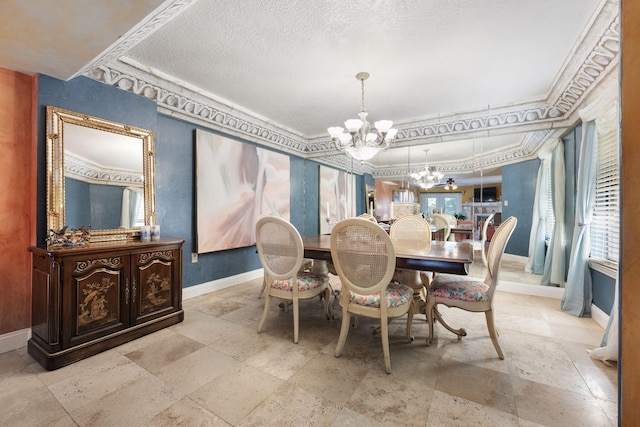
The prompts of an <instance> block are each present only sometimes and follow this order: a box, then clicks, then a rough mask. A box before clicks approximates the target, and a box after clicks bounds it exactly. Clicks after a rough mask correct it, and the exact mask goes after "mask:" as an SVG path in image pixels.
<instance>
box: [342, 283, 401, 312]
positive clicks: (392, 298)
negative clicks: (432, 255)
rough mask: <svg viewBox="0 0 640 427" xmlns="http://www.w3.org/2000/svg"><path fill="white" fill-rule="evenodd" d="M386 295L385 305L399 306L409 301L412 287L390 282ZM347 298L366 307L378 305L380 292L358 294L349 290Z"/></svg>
mask: <svg viewBox="0 0 640 427" xmlns="http://www.w3.org/2000/svg"><path fill="white" fill-rule="evenodd" d="M385 295H386V296H387V307H400V306H402V305H404V304H407V303H409V302H410V300H411V299H412V298H413V289H411V288H410V287H409V286H405V285H401V284H399V283H391V284H389V286H387V289H386V290H385ZM349 299H350V301H351V302H352V303H354V304H358V305H364V306H367V307H380V292H376V293H375V294H372V295H360V294H356V293H355V292H351V291H350V292H349Z"/></svg>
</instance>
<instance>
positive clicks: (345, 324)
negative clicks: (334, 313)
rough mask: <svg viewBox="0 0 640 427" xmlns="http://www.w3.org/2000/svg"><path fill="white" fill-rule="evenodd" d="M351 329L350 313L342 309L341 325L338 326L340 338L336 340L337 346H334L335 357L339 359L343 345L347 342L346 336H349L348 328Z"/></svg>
mask: <svg viewBox="0 0 640 427" xmlns="http://www.w3.org/2000/svg"><path fill="white" fill-rule="evenodd" d="M350 327H351V313H349V311H348V308H347V307H344V308H343V309H342V325H341V326H340V337H339V338H338V345H336V357H340V355H341V354H342V349H343V348H344V343H345V342H346V341H347V335H348V334H349V328H350Z"/></svg>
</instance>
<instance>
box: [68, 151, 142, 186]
mask: <svg viewBox="0 0 640 427" xmlns="http://www.w3.org/2000/svg"><path fill="white" fill-rule="evenodd" d="M64 174H65V178H75V179H77V180H79V181H83V182H88V183H91V184H102V185H116V186H122V187H143V180H142V171H140V172H131V171H124V170H116V169H105V168H103V167H101V166H99V165H97V164H95V163H92V162H89V161H87V160H83V159H81V158H79V157H75V156H73V155H70V154H69V153H65V155H64Z"/></svg>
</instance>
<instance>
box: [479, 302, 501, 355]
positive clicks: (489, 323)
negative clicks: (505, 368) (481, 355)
mask: <svg viewBox="0 0 640 427" xmlns="http://www.w3.org/2000/svg"><path fill="white" fill-rule="evenodd" d="M484 315H485V317H486V318H487V328H488V329H489V336H490V337H491V342H492V343H493V346H494V347H495V349H496V351H497V352H498V357H500V359H504V353H503V352H502V347H500V343H499V342H498V332H497V331H496V325H495V323H494V321H493V310H489V311H485V312H484Z"/></svg>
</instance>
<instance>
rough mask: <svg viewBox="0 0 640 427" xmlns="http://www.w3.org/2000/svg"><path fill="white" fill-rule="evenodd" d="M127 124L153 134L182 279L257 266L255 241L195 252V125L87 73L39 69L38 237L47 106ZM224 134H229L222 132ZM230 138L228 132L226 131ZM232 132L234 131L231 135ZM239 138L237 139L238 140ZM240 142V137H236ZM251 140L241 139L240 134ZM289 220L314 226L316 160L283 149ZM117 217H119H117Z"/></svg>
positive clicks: (159, 185) (164, 219) (41, 235)
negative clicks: (63, 74)
mask: <svg viewBox="0 0 640 427" xmlns="http://www.w3.org/2000/svg"><path fill="white" fill-rule="evenodd" d="M47 105H53V106H56V107H60V108H65V109H68V110H72V111H76V112H79V113H84V114H88V115H91V116H96V117H101V118H104V119H107V120H112V121H116V122H120V123H126V124H129V125H132V126H137V127H140V128H143V129H148V130H152V131H153V132H154V134H155V151H156V153H155V162H156V189H157V194H156V202H157V207H156V215H157V218H158V223H159V224H160V225H161V227H162V235H163V237H177V238H183V239H185V245H184V246H183V266H182V267H183V286H184V287H189V286H192V285H196V284H200V283H205V282H208V281H211V280H216V279H220V278H223V277H228V276H232V275H235V274H239V273H244V272H247V271H251V270H255V269H258V268H260V267H261V265H260V261H259V259H258V256H257V255H256V250H255V246H250V247H245V248H238V249H232V250H227V251H221V252H213V253H207V254H200V255H199V256H198V262H197V263H193V264H192V263H191V252H194V251H195V243H194V242H195V236H196V227H195V224H196V222H195V209H194V207H195V178H194V169H195V157H194V147H195V130H196V128H199V129H204V130H207V131H210V132H215V131H212V130H211V129H207V128H205V127H202V126H196V125H194V124H191V123H188V122H185V121H181V120H177V119H175V118H173V117H167V116H162V115H160V114H158V113H157V109H156V104H155V103H154V102H153V101H151V100H148V99H146V98H144V97H141V96H138V95H134V94H131V93H129V92H125V91H123V90H120V89H117V88H114V87H111V86H108V85H105V84H102V83H99V82H96V81H94V80H92V79H89V78H87V77H77V78H74V79H72V80H69V81H66V82H65V81H61V80H57V79H55V78H52V77H49V76H45V75H40V76H38V177H37V179H38V194H37V206H38V208H37V210H38V212H37V224H36V226H37V240H38V243H39V244H44V239H45V237H46V172H45V171H46V164H45V162H46V149H45V147H46V145H45V133H46V106H47ZM227 136H228V135H227ZM232 138H233V137H232ZM234 139H238V138H234ZM238 140H240V139H238ZM240 141H242V140H240ZM243 142H247V143H250V142H248V141H243ZM290 167H291V222H292V224H293V225H295V226H296V227H297V228H298V229H299V230H300V233H301V234H303V235H304V234H317V233H318V232H319V229H320V227H319V217H318V194H319V163H316V162H313V161H309V160H305V159H302V158H299V157H295V156H290ZM356 190H357V193H356V200H358V204H357V206H356V207H357V209H358V211H363V210H364V195H363V192H364V181H363V177H362V176H356ZM118 219H119V216H118Z"/></svg>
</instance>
